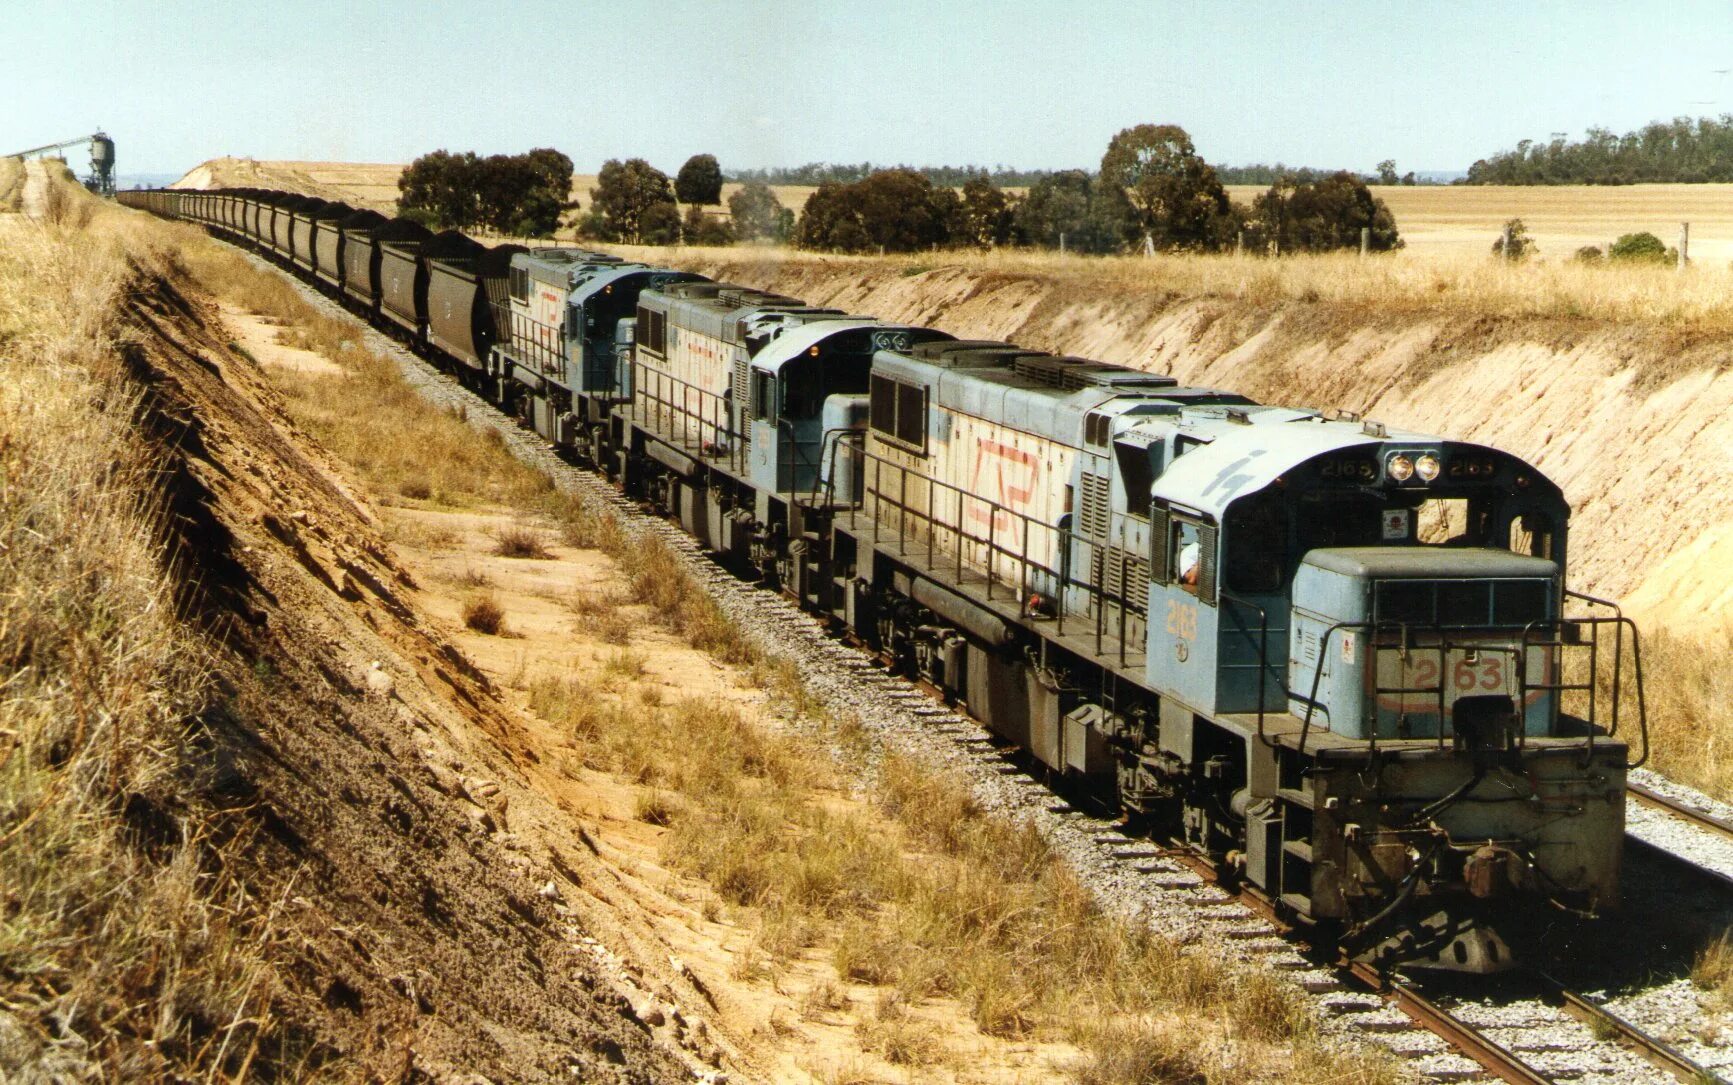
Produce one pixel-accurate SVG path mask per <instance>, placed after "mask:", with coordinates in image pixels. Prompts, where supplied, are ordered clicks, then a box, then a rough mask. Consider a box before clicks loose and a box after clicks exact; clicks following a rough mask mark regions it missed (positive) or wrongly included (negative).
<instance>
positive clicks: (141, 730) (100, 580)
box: [0, 174, 295, 1080]
mask: <svg viewBox="0 0 1733 1085" xmlns="http://www.w3.org/2000/svg"><path fill="white" fill-rule="evenodd" d="M5 176H6V175H5V174H0V184H4V177H5ZM58 187H59V185H58V184H57V185H56V188H57V189H58ZM54 199H56V200H59V201H60V206H62V207H63V208H73V209H74V210H73V211H70V212H68V213H66V214H64V215H62V216H60V219H59V222H66V221H74V222H77V221H86V222H89V223H90V224H91V225H92V226H93V229H92V230H90V231H88V232H74V231H72V230H70V229H68V228H67V227H66V226H64V225H60V224H57V222H56V221H50V222H49V223H48V224H46V225H42V226H35V225H30V224H26V223H22V222H19V221H17V220H13V221H9V222H0V554H3V555H4V557H3V558H0V1078H4V1079H6V1080H36V1079H37V1078H38V1077H41V1078H42V1079H44V1080H46V1079H47V1078H49V1077H52V1078H55V1079H60V1078H65V1079H68V1080H70V1079H72V1078H85V1077H104V1078H111V1079H114V1080H122V1079H130V1080H141V1079H158V1078H164V1079H173V1080H193V1079H203V1080H209V1079H213V1078H222V1079H238V1078H241V1077H246V1076H248V1074H249V1073H250V1072H251V1073H266V1072H269V1073H272V1074H288V1075H291V1076H292V1075H293V1074H294V1073H295V1068H294V1066H293V1065H285V1064H283V1063H282V1062H279V1061H277V1060H278V1059H279V1058H280V1057H281V1056H282V1052H281V1051H280V1050H273V1045H274V1043H275V1041H274V1040H273V1034H274V1033H275V1032H276V1030H277V1028H278V1022H277V1020H276V1018H275V1015H274V1014H273V1012H272V1009H271V1002H272V998H273V994H274V990H275V984H274V978H273V973H272V971H271V969H270V967H269V966H268V964H267V963H266V958H265V953H264V945H265V943H266V942H267V941H268V939H269V937H270V933H269V927H270V919H269V915H270V913H269V903H270V902H264V901H259V900H256V899H251V898H249V897H248V896H247V895H246V894H245V892H244V890H243V889H242V887H240V886H239V885H237V884H236V883H235V882H234V881H233V879H232V877H231V876H230V875H228V874H225V873H221V872H222V871H225V870H227V869H229V867H230V858H229V857H228V856H226V855H225V854H223V853H221V852H219V851H218V850H217V849H216V848H215V847H214V846H213V845H212V844H211V843H210V842H209V838H208V836H207V833H208V830H209V825H208V823H207V821H206V820H205V817H204V816H203V815H201V814H200V813H199V812H198V810H197V808H196V806H194V807H193V808H191V809H188V810H185V811H184V812H182V813H181V814H180V815H179V816H178V817H176V818H169V817H168V816H167V815H165V814H162V813H161V808H160V805H159V803H160V802H162V801H164V800H165V798H166V797H167V796H169V795H172V794H175V793H176V789H177V788H178V787H180V786H182V785H181V783H180V781H181V780H182V779H183V774H185V773H187V772H188V771H189V770H188V769H187V767H186V766H185V765H184V764H183V763H182V758H183V757H185V756H188V754H189V746H188V742H187V738H188V736H187V734H186V731H187V729H188V727H189V723H188V721H189V720H190V719H192V718H194V714H195V713H196V712H197V711H198V710H199V709H200V708H201V707H202V705H203V704H204V703H205V700H206V697H207V693H208V691H207V689H206V679H205V672H206V669H207V668H206V665H205V664H206V663H207V662H208V658H207V656H206V655H205V653H204V650H203V648H202V646H201V642H199V641H197V640H196V639H194V638H193V635H192V634H190V633H189V632H187V631H185V630H184V629H183V628H182V627H181V626H179V625H178V624H177V622H176V620H175V615H174V601H173V599H172V598H171V597H170V594H169V588H168V578H167V577H166V575H165V568H164V560H165V555H164V551H163V548H162V544H161V542H160V539H161V535H160V531H159V528H160V526H161V525H160V522H159V517H160V516H161V515H162V504H161V502H162V495H161V494H160V493H159V492H157V490H156V487H157V486H159V485H160V484H161V481H162V479H161V476H160V474H159V472H158V471H157V468H158V467H159V466H160V464H159V463H158V462H157V459H156V456H155V455H154V454H153V452H152V450H150V449H148V448H146V447H145V446H144V444H143V442H142V440H141V439H140V438H139V436H138V434H137V431H136V429H135V427H134V420H135V418H136V416H137V413H138V412H139V411H140V410H141V401H140V398H139V394H138V392H137V390H136V388H135V386H134V385H132V384H131V383H130V380H129V378H128V377H127V376H126V370H125V367H124V365H123V363H122V362H121V360H120V359H119V357H118V356H117V352H116V349H115V344H116V343H118V342H121V341H124V340H125V338H126V337H127V335H128V332H127V331H126V330H125V328H124V327H123V326H122V325H121V323H120V322H119V312H118V308H117V307H118V303H119V300H120V297H121V294H122V292H123V291H124V290H126V289H127V288H129V287H130V286H131V285H132V283H133V282H134V281H135V280H134V272H133V270H132V268H131V267H130V266H129V257H130V256H132V255H134V254H132V253H131V252H129V250H128V248H127V247H126V245H125V244H124V229H122V228H119V227H117V225H116V223H115V222H114V221H112V220H118V219H123V218H124V217H125V216H120V215H115V214H113V213H111V212H110V211H108V210H106V209H104V208H102V207H101V206H99V205H96V204H95V201H93V200H90V199H89V198H88V197H87V196H86V195H85V194H84V193H83V192H82V190H81V189H80V190H74V191H65V192H62V193H61V194H60V195H59V196H55V197H54ZM81 205H82V206H83V208H84V209H83V210H77V208H79V207H80V206H81ZM171 801H172V800H171ZM159 819H160V820H159ZM153 826H154V828H152V827H153ZM147 828H148V829H150V830H151V831H149V832H146V831H145V830H146V829H147ZM231 846H234V845H231ZM249 1066H250V1070H249Z"/></svg>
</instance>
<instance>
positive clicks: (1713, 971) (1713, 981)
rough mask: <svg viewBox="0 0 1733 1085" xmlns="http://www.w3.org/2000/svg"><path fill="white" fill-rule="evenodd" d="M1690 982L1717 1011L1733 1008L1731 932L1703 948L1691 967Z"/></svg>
mask: <svg viewBox="0 0 1733 1085" xmlns="http://www.w3.org/2000/svg"><path fill="white" fill-rule="evenodd" d="M1691 982H1692V983H1694V984H1696V985H1697V986H1698V987H1700V988H1702V989H1703V990H1704V991H1705V992H1707V994H1708V996H1709V999H1710V1000H1711V1002H1712V1003H1713V1004H1714V1005H1715V1006H1716V1007H1717V1008H1719V1009H1722V1010H1726V1009H1729V1008H1733V931H1729V932H1727V933H1724V934H1722V935H1721V937H1719V938H1717V939H1715V941H1713V942H1710V943H1709V944H1708V945H1707V946H1704V947H1703V949H1702V950H1701V951H1699V952H1698V954H1697V959H1696V961H1694V962H1693V963H1692V965H1691Z"/></svg>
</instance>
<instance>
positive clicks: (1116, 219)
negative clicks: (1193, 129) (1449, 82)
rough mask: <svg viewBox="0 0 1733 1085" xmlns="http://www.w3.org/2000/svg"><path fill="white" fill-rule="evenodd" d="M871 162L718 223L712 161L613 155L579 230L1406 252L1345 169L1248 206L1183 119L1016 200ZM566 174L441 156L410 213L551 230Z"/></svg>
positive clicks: (991, 183) (441, 221) (548, 164)
mask: <svg viewBox="0 0 1733 1085" xmlns="http://www.w3.org/2000/svg"><path fill="white" fill-rule="evenodd" d="M1387 165H1388V164H1387ZM850 168H851V169H852V168H853V167H850ZM860 168H861V169H867V172H866V173H865V174H864V175H862V176H860V177H857V178H855V179H853V180H846V181H845V180H827V181H824V182H822V183H820V184H819V185H818V187H817V191H815V192H814V193H813V194H812V196H811V197H810V198H809V199H808V200H807V202H806V206H805V207H804V208H803V209H802V213H801V215H800V216H799V218H798V220H797V219H796V217H795V214H794V212H793V211H792V210H791V209H789V208H785V207H783V206H782V205H781V204H780V203H779V202H778V201H777V199H776V195H775V193H774V192H773V191H772V190H771V189H770V187H769V185H768V184H766V183H765V181H764V180H763V179H761V178H756V177H755V178H753V179H752V180H749V181H747V182H746V183H745V184H744V185H743V186H741V187H740V188H739V189H738V190H737V191H736V192H735V193H734V194H733V195H732V196H731V197H730V198H729V200H728V208H729V214H728V216H727V217H723V216H722V215H721V214H720V213H719V211H720V208H719V205H720V204H721V202H722V187H723V172H722V168H721V166H720V164H719V163H718V162H717V160H716V158H715V156H714V155H708V154H699V155H693V156H692V157H691V158H690V159H688V160H687V161H686V163H685V164H684V165H683V166H682V167H681V168H680V170H679V172H678V173H677V174H676V175H675V176H674V177H673V178H670V177H669V176H668V175H667V174H665V173H663V172H662V171H661V170H658V169H656V168H655V167H654V166H652V165H650V163H649V162H647V161H645V160H644V159H642V158H631V159H626V160H624V161H621V160H618V159H613V160H610V161H609V162H608V163H607V164H606V165H604V166H603V167H602V170H601V173H600V174H599V175H598V177H597V179H596V186H595V187H594V188H593V189H591V191H590V204H589V207H588V208H587V210H586V211H585V213H584V214H583V215H582V216H581V217H580V218H578V219H577V223H576V224H577V226H578V230H579V233H580V234H581V235H582V236H584V237H586V238H591V239H594V240H598V241H615V242H626V243H636V244H652V245H662V244H673V243H677V242H682V241H683V242H685V243H687V244H699V245H726V244H731V243H733V242H735V241H760V240H767V241H784V240H789V241H792V242H793V243H794V244H796V245H799V246H802V247H804V248H811V249H825V250H832V251H841V252H870V251H884V252H910V251H916V250H921V249H929V248H934V247H940V246H974V247H980V248H991V247H994V246H1000V245H1012V244H1016V245H1034V246H1040V247H1049V248H1060V247H1064V248H1069V249H1072V250H1075V251H1080V252H1094V253H1108V252H1123V251H1135V250H1139V249H1143V250H1157V249H1158V250H1162V251H1191V252H1215V251H1220V250H1223V249H1228V248H1234V247H1236V246H1242V245H1243V246H1248V247H1249V248H1250V249H1251V251H1254V252H1317V251H1324V250H1328V249H1333V248H1342V247H1352V246H1357V245H1359V244H1360V237H1361V230H1362V229H1367V230H1369V231H1370V239H1371V247H1372V248H1373V249H1376V250H1380V251H1382V250H1386V249H1392V248H1396V247H1398V246H1400V245H1401V239H1400V237H1399V236H1398V234H1397V230H1396V224H1395V221H1394V219H1393V218H1392V217H1391V215H1390V212H1389V209H1388V208H1386V207H1385V206H1384V203H1383V201H1381V200H1379V199H1377V198H1376V197H1374V196H1373V195H1372V193H1371V192H1370V191H1369V190H1368V188H1367V186H1366V181H1365V179H1364V178H1362V177H1359V176H1357V175H1355V174H1352V173H1348V172H1346V171H1339V172H1336V173H1332V174H1316V173H1305V172H1302V173H1298V174H1284V175H1278V176H1277V178H1276V179H1275V180H1274V181H1273V183H1271V185H1270V187H1269V189H1268V190H1267V191H1266V192H1264V193H1262V194H1261V195H1259V196H1258V197H1257V199H1256V200H1255V201H1253V203H1252V205H1251V206H1250V207H1249V208H1248V207H1242V206H1240V205H1236V204H1234V203H1233V202H1232V201H1230V200H1229V199H1228V195H1227V190H1226V189H1225V188H1224V187H1223V182H1222V180H1221V177H1220V175H1219V173H1218V172H1217V170H1216V168H1215V167H1214V166H1212V165H1210V164H1209V163H1208V162H1206V161H1204V159H1203V157H1202V156H1200V155H1199V154H1198V153H1197V149H1196V147H1195V146H1194V145H1193V144H1192V140H1191V137H1190V136H1189V135H1187V134H1186V131H1185V130H1184V129H1183V128H1180V127H1178V126H1176V125H1153V124H1144V125H1138V126H1136V127H1134V128H1127V129H1125V130H1124V131H1121V132H1120V133H1118V134H1117V135H1115V136H1114V137H1113V139H1112V141H1111V142H1110V143H1109V144H1108V146H1107V150H1106V152H1105V153H1104V154H1103V155H1102V158H1101V164H1100V168H1099V169H1098V170H1097V171H1096V172H1095V173H1093V174H1091V173H1088V172H1085V171H1083V170H1061V171H1058V172H1053V173H1044V174H1041V175H1040V176H1038V177H1036V178H1035V180H1034V182H1033V183H1032V184H1030V185H1029V186H1028V191H1027V193H1026V194H1024V195H1023V196H1022V197H1021V198H1019V197H1017V196H1015V195H1013V194H1011V193H1009V192H1007V191H1005V189H1004V188H1003V187H1001V185H1000V184H998V183H996V180H995V178H994V176H993V175H991V174H989V173H987V172H985V171H980V172H976V173H973V174H969V175H966V176H963V177H961V178H959V179H957V181H958V183H957V184H955V185H953V184H950V183H947V182H946V181H936V180H934V179H933V177H931V176H929V173H930V172H931V171H922V170H916V169H911V168H909V167H895V168H892V169H881V170H871V169H868V168H867V167H865V166H862V167H860ZM571 175H572V163H571V160H570V159H569V158H567V157H566V156H565V155H562V154H560V153H559V152H557V151H547V150H536V151H531V152H529V153H528V154H526V155H495V156H492V157H489V158H485V159H482V158H477V157H476V156H475V155H474V154H468V153H465V154H451V153H448V152H445V151H436V152H434V153H433V154H430V155H424V156H423V157H421V158H418V159H416V160H415V162H414V163H413V164H412V165H411V166H410V167H409V169H407V170H406V171H404V174H403V177H402V179H401V181H400V182H399V187H400V189H401V192H402V198H401V200H400V206H401V207H402V208H404V211H405V213H406V214H410V215H415V216H418V217H422V218H423V219H424V220H427V221H431V222H432V223H433V224H435V225H438V226H443V227H458V228H463V227H471V226H484V227H490V228H493V229H496V230H499V231H501V232H508V233H516V234H521V235H528V236H542V235H546V234H548V233H551V232H552V231H553V229H554V228H555V226H556V225H557V224H558V222H559V220H560V216H561V213H562V212H563V211H577V210H578V209H579V208H578V204H577V203H576V202H575V201H568V200H567V199H566V192H567V190H568V189H569V188H570V184H571ZM682 205H684V213H682ZM709 208H717V210H716V211H711V210H708V209H709Z"/></svg>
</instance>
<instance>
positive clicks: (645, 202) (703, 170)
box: [578, 154, 794, 245]
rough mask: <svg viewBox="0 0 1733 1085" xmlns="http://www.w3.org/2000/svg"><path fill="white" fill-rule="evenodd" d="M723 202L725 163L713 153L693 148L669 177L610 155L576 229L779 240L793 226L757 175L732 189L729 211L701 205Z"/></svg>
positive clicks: (651, 236) (605, 236) (633, 239)
mask: <svg viewBox="0 0 1733 1085" xmlns="http://www.w3.org/2000/svg"><path fill="white" fill-rule="evenodd" d="M721 202H722V168H721V166H719V165H718V164H717V162H716V157H715V156H714V155H708V154H700V155H693V156H692V157H691V158H689V159H687V160H686V164H685V165H684V166H682V167H680V172H679V173H678V174H676V175H675V177H674V178H673V179H672V180H670V179H669V177H668V175H667V174H665V173H663V172H662V171H661V170H659V169H657V168H656V167H655V166H652V165H650V163H648V162H646V161H645V160H644V159H642V158H629V159H627V160H625V161H624V162H622V161H620V160H619V159H609V160H608V162H607V163H606V164H605V165H604V166H602V172H601V173H599V174H597V176H596V187H595V188H593V189H591V190H590V209H589V211H588V212H587V213H586V214H585V215H584V216H583V217H582V218H581V219H579V220H578V232H579V233H580V234H581V235H582V236H584V237H587V238H592V239H594V240H597V241H623V242H626V243H628V244H640V245H672V244H675V243H678V242H681V241H684V242H685V243H686V244H689V245H731V244H733V243H734V242H735V241H739V240H745V241H781V240H784V239H786V238H787V237H788V235H789V233H790V232H791V231H792V230H793V228H794V212H792V211H790V210H788V209H787V208H785V207H783V206H782V205H781V204H780V203H779V202H777V199H776V194H775V193H773V192H772V191H771V190H770V186H768V185H766V184H764V183H763V182H761V181H754V182H750V183H748V184H746V185H745V186H744V187H742V188H741V189H740V190H739V191H737V192H735V193H734V195H733V196H731V197H729V200H728V210H729V217H728V218H727V219H723V218H722V217H721V216H720V215H717V214H712V213H710V212H707V211H706V210H705V208H706V207H708V206H714V205H719V204H720V203H721ZM681 204H685V205H686V213H685V214H684V215H681V213H680V205H681Z"/></svg>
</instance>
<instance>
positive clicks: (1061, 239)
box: [1059, 233, 1065, 256]
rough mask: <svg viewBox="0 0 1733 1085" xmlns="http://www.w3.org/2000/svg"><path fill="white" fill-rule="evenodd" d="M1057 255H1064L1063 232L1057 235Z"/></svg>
mask: <svg viewBox="0 0 1733 1085" xmlns="http://www.w3.org/2000/svg"><path fill="white" fill-rule="evenodd" d="M1059 255H1060V256H1064V255H1065V235H1064V234H1063V233H1061V234H1060V235H1059Z"/></svg>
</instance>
